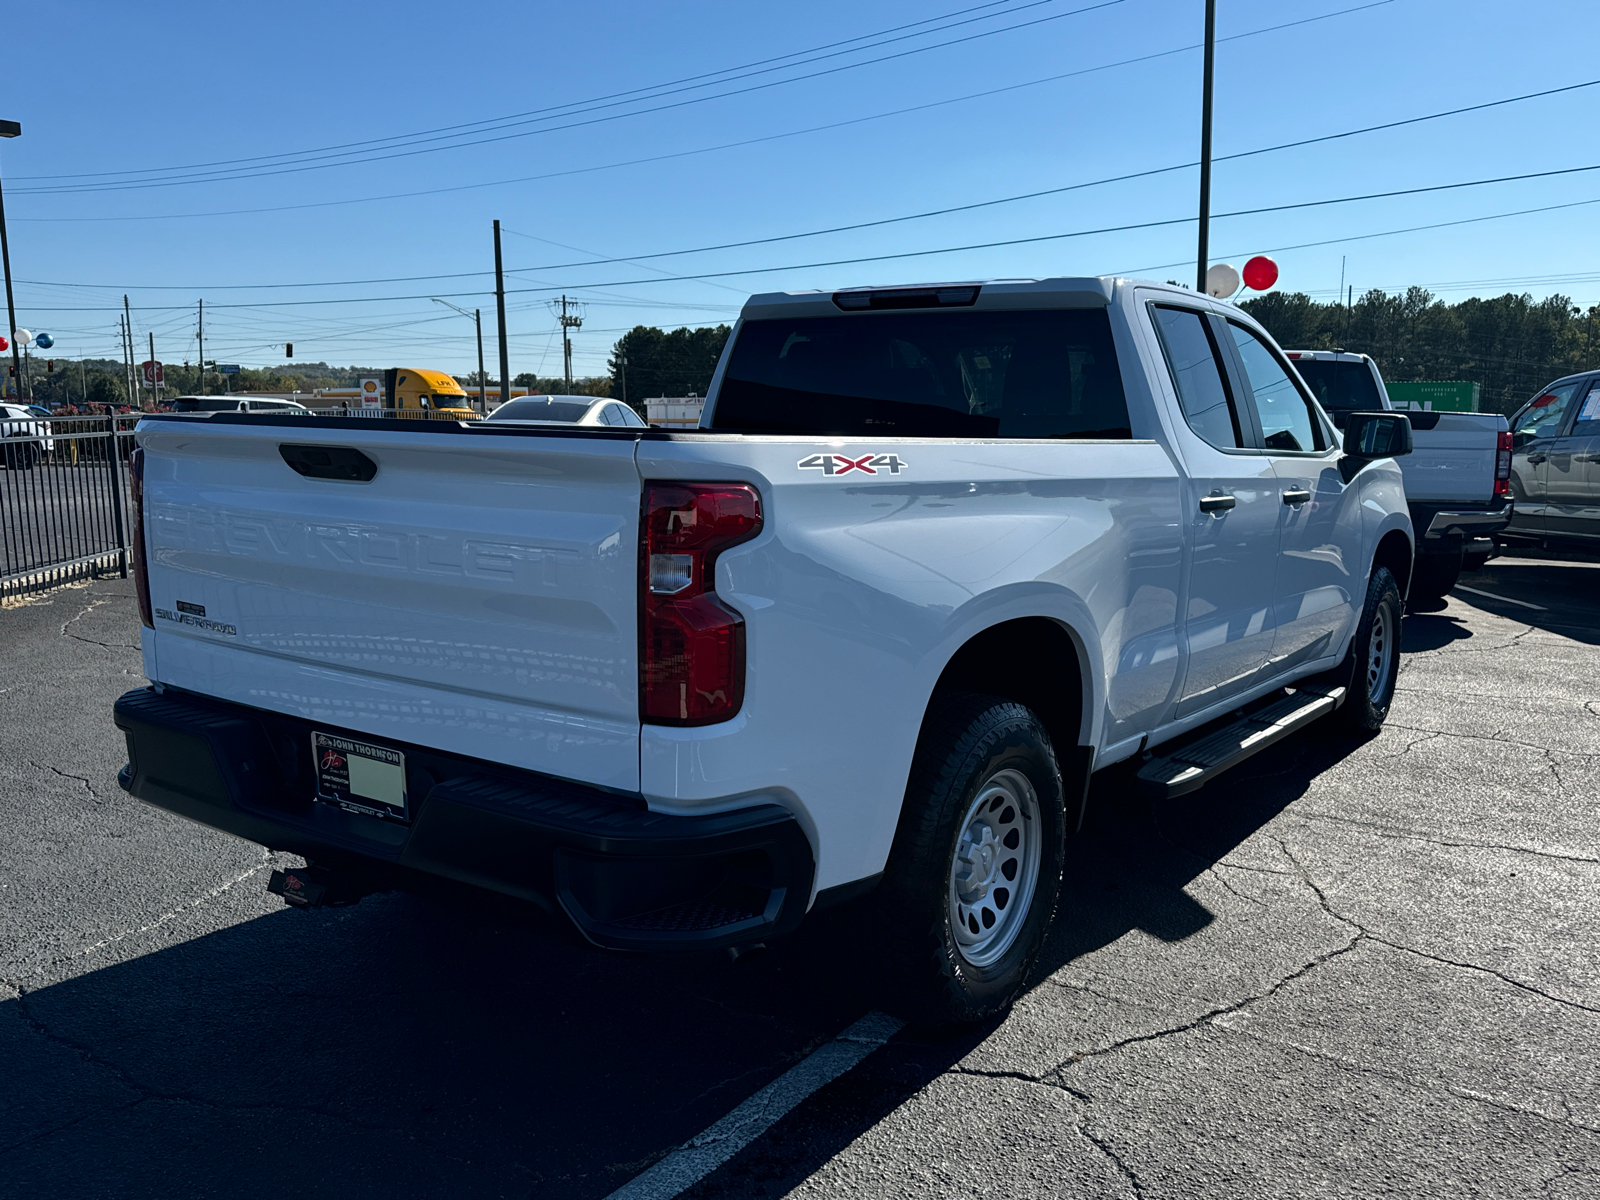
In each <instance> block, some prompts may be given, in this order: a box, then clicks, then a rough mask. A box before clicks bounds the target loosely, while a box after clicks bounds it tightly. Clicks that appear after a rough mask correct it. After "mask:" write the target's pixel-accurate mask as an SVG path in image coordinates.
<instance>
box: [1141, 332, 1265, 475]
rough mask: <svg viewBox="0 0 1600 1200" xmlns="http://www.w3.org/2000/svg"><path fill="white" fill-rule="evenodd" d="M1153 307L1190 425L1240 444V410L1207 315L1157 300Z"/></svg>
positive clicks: (1214, 438) (1228, 445)
mask: <svg viewBox="0 0 1600 1200" xmlns="http://www.w3.org/2000/svg"><path fill="white" fill-rule="evenodd" d="M1151 311H1152V312H1153V313H1154V314H1155V319H1156V328H1158V329H1159V330H1160V331H1161V345H1162V347H1163V348H1164V349H1165V350H1166V352H1167V366H1168V367H1169V368H1170V369H1171V371H1172V383H1173V386H1174V387H1176V388H1177V389H1178V402H1179V403H1180V404H1181V405H1182V406H1183V416H1184V420H1186V421H1188V422H1189V428H1190V429H1193V430H1194V431H1195V432H1196V433H1197V434H1199V435H1200V436H1201V437H1202V438H1204V439H1205V440H1206V441H1208V442H1210V443H1211V444H1212V445H1213V446H1216V447H1218V448H1219V449H1223V450H1234V449H1238V448H1239V447H1241V446H1243V445H1244V434H1243V431H1242V430H1241V429H1240V428H1239V414H1238V412H1237V411H1235V409H1234V406H1233V398H1232V397H1231V396H1230V395H1229V394H1228V388H1227V385H1226V384H1225V383H1224V382H1223V378H1222V365H1221V363H1220V362H1219V361H1218V358H1217V347H1216V346H1215V345H1214V344H1213V342H1212V340H1211V330H1210V329H1209V328H1208V327H1207V323H1206V320H1205V318H1204V317H1202V316H1201V315H1200V314H1199V313H1197V312H1195V311H1193V310H1192V309H1187V308H1166V307H1163V306H1161V305H1156V306H1155V307H1154V308H1152V310H1151Z"/></svg>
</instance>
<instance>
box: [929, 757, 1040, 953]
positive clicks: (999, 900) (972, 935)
mask: <svg viewBox="0 0 1600 1200" xmlns="http://www.w3.org/2000/svg"><path fill="white" fill-rule="evenodd" d="M1041 842H1042V831H1041V830H1040V827H1039V799H1038V796H1037V795H1036V794H1035V792H1034V790H1033V784H1032V783H1030V782H1029V781H1028V777H1027V776H1026V775H1024V774H1023V773H1022V772H1021V771H1014V770H1010V769H1007V770H1003V771H996V772H995V773H994V774H993V775H991V776H990V777H989V778H988V779H987V780H986V781H985V782H984V784H983V786H982V787H980V788H979V789H978V795H977V798H976V799H974V800H973V802H972V804H971V805H970V806H969V807H968V809H967V813H966V816H964V817H963V818H962V820H961V826H960V832H959V833H958V835H957V837H956V844H955V851H954V854H953V855H952V857H951V860H950V886H949V907H950V928H951V930H952V932H953V933H954V934H955V939H956V948H957V949H958V950H959V951H960V952H961V957H962V958H964V959H966V960H967V962H969V963H970V964H972V965H973V966H975V967H987V966H989V965H990V964H991V963H994V962H996V961H997V960H998V959H1000V958H1001V957H1003V956H1004V955H1005V953H1006V951H1007V950H1009V949H1011V947H1012V945H1013V944H1014V943H1015V942H1016V940H1017V935H1018V934H1020V933H1021V932H1022V926H1023V925H1024V924H1025V923H1026V922H1027V919H1028V910H1029V909H1030V908H1031V907H1032V906H1033V897H1034V893H1035V892H1036V891H1037V890H1038V884H1039V856H1040V849H1041Z"/></svg>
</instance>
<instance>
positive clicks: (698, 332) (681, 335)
mask: <svg viewBox="0 0 1600 1200" xmlns="http://www.w3.org/2000/svg"><path fill="white" fill-rule="evenodd" d="M730 332H732V331H731V330H730V329H729V327H728V326H726V325H716V326H707V327H703V328H700V329H674V330H671V331H663V330H660V329H657V328H655V327H654V326H650V325H635V326H634V327H633V328H632V329H630V330H629V331H628V332H627V333H625V334H623V335H622V336H621V337H620V338H618V339H617V344H616V346H615V347H614V348H613V349H612V351H611V360H610V362H609V363H608V364H607V365H608V366H609V367H610V369H611V380H612V387H611V394H612V395H613V396H616V397H618V398H620V399H624V400H626V401H627V402H628V403H629V404H630V405H632V406H633V408H635V409H636V410H638V411H640V412H643V411H644V402H645V400H646V399H647V398H648V397H651V396H704V395H705V394H706V390H707V389H708V388H709V387H710V386H711V376H712V375H713V374H714V373H715V371H716V369H717V359H719V358H721V357H722V347H723V346H724V345H726V344H727V341H728V334H729V333H730Z"/></svg>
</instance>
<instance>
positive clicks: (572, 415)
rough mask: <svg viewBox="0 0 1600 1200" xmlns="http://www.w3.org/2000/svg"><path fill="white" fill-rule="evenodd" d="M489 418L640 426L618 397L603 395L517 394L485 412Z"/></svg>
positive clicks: (557, 423) (632, 427)
mask: <svg viewBox="0 0 1600 1200" xmlns="http://www.w3.org/2000/svg"><path fill="white" fill-rule="evenodd" d="M488 419H489V420H491V421H515V422H516V423H517V424H519V425H523V424H528V425H599V426H601V427H603V428H611V429H623V428H631V429H643V428H645V423H644V421H643V420H642V419H641V418H640V416H639V414H638V413H636V412H634V411H633V409H631V408H629V407H628V406H627V405H626V404H624V403H622V402H621V401H620V400H608V399H607V398H606V397H604V396H519V397H518V398H517V399H515V400H508V401H506V403H504V404H502V405H501V406H500V407H499V408H497V409H495V410H494V411H493V412H492V413H490V414H489V418H488Z"/></svg>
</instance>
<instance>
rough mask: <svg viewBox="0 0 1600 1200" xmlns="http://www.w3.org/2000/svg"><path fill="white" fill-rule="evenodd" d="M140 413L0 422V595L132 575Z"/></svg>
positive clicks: (5, 420) (7, 418) (7, 419)
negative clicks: (131, 511) (131, 496)
mask: <svg viewBox="0 0 1600 1200" xmlns="http://www.w3.org/2000/svg"><path fill="white" fill-rule="evenodd" d="M138 420H139V416H138V414H136V413H134V414H128V415H126V416H112V417H51V418H49V419H45V418H43V417H40V418H37V419H20V418H11V417H4V418H0V597H3V596H10V595H15V594H18V593H21V592H28V591H35V590H38V589H39V588H43V587H49V586H52V585H54V584H57V583H62V582H65V581H67V580H69V579H75V578H81V577H83V576H85V575H94V574H99V573H101V572H103V571H110V570H115V571H118V572H120V573H121V574H122V576H123V577H124V578H126V577H127V574H128V533H129V525H128V522H129V516H128V506H127V499H128V456H129V454H131V453H132V451H133V427H134V425H135V424H137V423H138Z"/></svg>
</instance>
